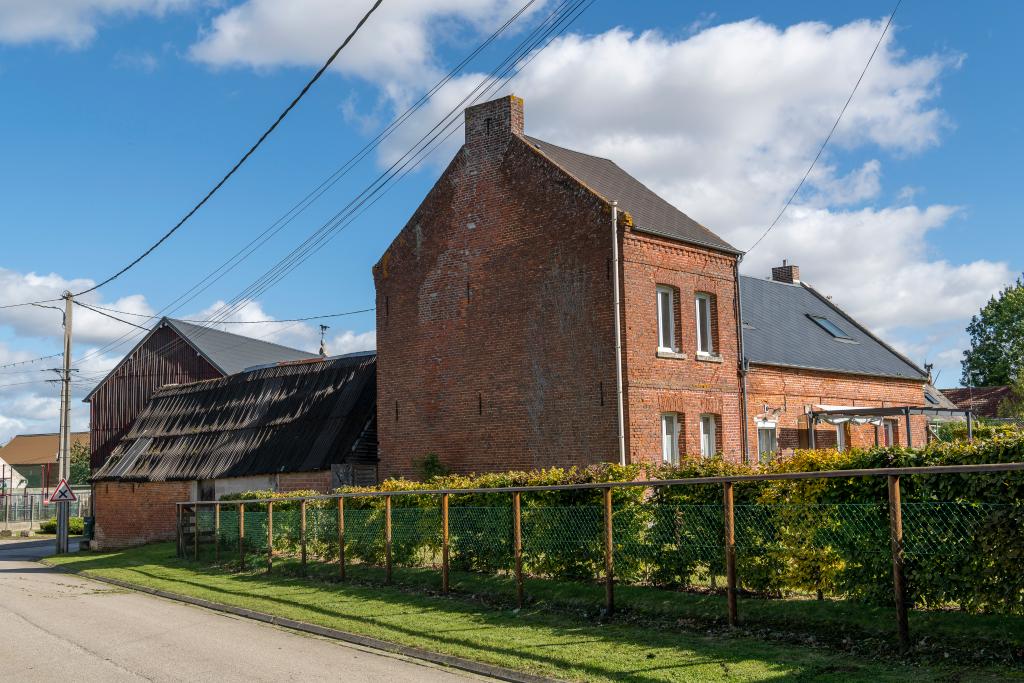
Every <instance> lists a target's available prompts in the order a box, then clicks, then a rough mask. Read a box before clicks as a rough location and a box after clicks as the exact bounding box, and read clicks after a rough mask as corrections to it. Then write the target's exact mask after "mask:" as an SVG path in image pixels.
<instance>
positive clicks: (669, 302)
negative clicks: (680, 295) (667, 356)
mask: <svg viewBox="0 0 1024 683" xmlns="http://www.w3.org/2000/svg"><path fill="white" fill-rule="evenodd" d="M678 348H679V347H678V346H677V345H676V290H674V289H673V288H672V287H665V286H663V285H659V286H658V350H659V351H676V350H677V349H678Z"/></svg>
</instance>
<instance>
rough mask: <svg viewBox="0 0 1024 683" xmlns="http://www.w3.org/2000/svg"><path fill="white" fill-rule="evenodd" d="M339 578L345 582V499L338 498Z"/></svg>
mask: <svg viewBox="0 0 1024 683" xmlns="http://www.w3.org/2000/svg"><path fill="white" fill-rule="evenodd" d="M338 577H339V578H340V579H341V580H342V581H344V580H345V499H344V498H338Z"/></svg>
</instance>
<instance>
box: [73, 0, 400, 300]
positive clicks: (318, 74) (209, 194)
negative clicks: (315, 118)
mask: <svg viewBox="0 0 1024 683" xmlns="http://www.w3.org/2000/svg"><path fill="white" fill-rule="evenodd" d="M381 2H383V0H377V1H376V2H374V3H373V6H372V7H370V9H369V11H368V12H367V13H366V14H364V15H363V18H362V19H360V20H359V23H358V24H356V27H355V28H354V29H352V32H351V33H349V34H348V36H347V37H346V38H345V40H344V41H343V42H342V43H341V45H339V46H338V48H337V49H336V50H335V51H334V52H333V53H332V54H331V56H330V57H328V58H327V61H326V62H324V65H323V66H322V67H320V70H319V71H317V72H316V73H315V74H314V75H313V78H311V79H310V80H309V82H308V83H306V85H305V87H303V88H302V90H301V91H300V92H299V94H298V95H296V96H295V99H293V100H292V101H291V103H290V104H289V105H288V106H287V107H285V109H284V111H282V112H281V113H280V115H278V117H277V119H276V120H275V121H274V123H272V124H271V125H270V128H267V130H266V131H264V132H263V135H261V136H260V137H259V139H258V140H257V141H256V142H255V143H254V144H253V145H252V147H250V148H249V150H248V151H247V152H246V153H245V154H244V155H242V158H241V159H239V160H238V161H237V162H236V163H235V165H234V166H232V167H231V170H230V171H228V172H227V174H225V176H224V177H223V178H221V179H220V181H219V182H218V183H217V184H216V185H214V186H213V188H212V189H211V190H210V191H209V192H207V193H206V195H205V196H204V197H203V198H202V199H201V200H199V203H198V204H196V205H195V206H193V207H192V209H191V210H189V212H188V213H186V214H185V216H184V217H183V218H182V219H181V220H179V221H178V222H177V224H175V226H174V227H173V228H171V229H170V230H168V231H167V232H166V233H164V235H163V236H162V237H161V238H160V239H158V240H157V241H156V242H154V243H153V244H152V245H151V246H150V247H149V248H148V249H146V250H145V251H144V252H142V254H140V255H139V256H138V257H136V258H135V260H133V261H132V262H131V263H129V264H128V265H126V266H125V267H124V268H122V269H121V270H119V271H117V272H116V273H114V274H113V275H111V276H110V277H108V278H107V279H106V280H103V281H102V282H100V283H99V284H97V285H93V286H92V287H90V288H89V289H85V290H82V291H81V292H78V293H77V294H75V296H81V295H83V294H88V293H89V292H92V291H95V290H97V289H99V288H100V287H103V286H104V285H106V284H108V283H110V282H113V281H114V280H116V279H117V278H119V277H121V275H123V274H125V273H126V272H128V271H129V270H130V269H132V268H133V267H135V265H136V264H138V263H139V262H140V261H142V259H144V258H146V257H147V256H149V255H150V254H151V253H153V251H154V250H155V249H156V248H157V247H159V246H160V245H161V244H163V243H164V242H165V241H166V240H167V239H168V238H169V237H170V236H171V235H173V234H174V233H175V232H177V231H178V228H180V227H181V226H182V225H184V224H185V222H186V221H187V220H188V219H190V218H191V217H192V216H193V214H195V213H196V211H198V210H199V209H200V208H201V207H202V206H203V205H204V204H206V202H207V201H208V200H209V199H210V197H212V196H213V195H214V193H216V192H217V190H219V189H220V188H221V186H223V185H224V183H226V182H227V181H228V178H230V177H231V176H233V175H234V174H235V171H237V170H238V169H239V168H241V166H242V164H244V163H245V162H246V160H248V159H249V157H250V156H252V154H253V152H255V151H256V149H257V148H258V147H259V146H260V145H261V144H263V141H264V140H266V139H267V137H268V136H269V135H270V134H271V133H272V132H274V129H275V128H277V126H278V124H280V123H281V121H283V120H284V118H285V117H286V116H287V115H288V113H289V112H290V111H291V110H292V109H293V108H294V107H295V105H297V104H298V103H299V100H301V99H302V98H303V96H305V94H306V93H307V92H308V91H309V89H310V88H312V87H313V84H314V83H316V82H317V81H318V80H320V77H321V76H322V75H323V74H324V72H325V71H327V69H328V68H329V67H330V66H331V64H332V63H333V62H334V60H335V59H336V58H337V57H338V55H339V54H340V53H341V51H342V50H343V49H345V46H347V45H348V44H349V42H350V41H351V40H352V38H354V37H355V35H356V33H358V32H359V29H361V28H362V27H363V24H365V23H366V21H367V20H368V19H369V18H370V15H371V14H373V13H374V12H375V11H376V10H377V8H378V7H380V5H381Z"/></svg>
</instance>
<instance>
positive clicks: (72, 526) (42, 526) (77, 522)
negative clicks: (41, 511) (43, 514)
mask: <svg viewBox="0 0 1024 683" xmlns="http://www.w3.org/2000/svg"><path fill="white" fill-rule="evenodd" d="M39 530H40V531H41V532H43V533H44V534H55V533H57V518H56V517H50V519H47V520H45V521H43V522H40V523H39ZM68 533H70V534H71V535H72V536H78V535H81V534H83V533H85V519H83V518H82V517H69V518H68Z"/></svg>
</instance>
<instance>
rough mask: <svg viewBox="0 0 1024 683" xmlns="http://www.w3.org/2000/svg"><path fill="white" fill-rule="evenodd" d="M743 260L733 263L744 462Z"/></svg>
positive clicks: (747, 438) (746, 442) (747, 443)
mask: <svg viewBox="0 0 1024 683" xmlns="http://www.w3.org/2000/svg"><path fill="white" fill-rule="evenodd" d="M742 260H743V254H740V255H738V256H737V257H736V263H735V264H734V265H733V274H734V275H735V277H736V328H737V332H738V334H737V335H736V345H737V347H738V348H739V354H740V368H739V370H740V424H741V425H743V429H742V431H741V435H742V439H743V462H744V463H749V462H750V434H749V429H750V427H749V425H747V420H748V416H747V367H748V365H747V357H746V356H745V355H744V353H743V299H742V298H741V296H740V294H741V292H740V261H742Z"/></svg>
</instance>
